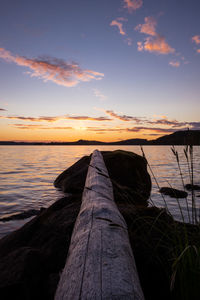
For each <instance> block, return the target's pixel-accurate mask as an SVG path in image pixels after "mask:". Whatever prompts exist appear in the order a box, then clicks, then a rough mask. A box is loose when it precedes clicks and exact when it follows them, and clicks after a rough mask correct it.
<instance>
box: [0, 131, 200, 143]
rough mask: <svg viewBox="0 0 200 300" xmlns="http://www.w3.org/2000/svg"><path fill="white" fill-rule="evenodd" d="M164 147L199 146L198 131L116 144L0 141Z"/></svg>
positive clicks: (180, 132)
mask: <svg viewBox="0 0 200 300" xmlns="http://www.w3.org/2000/svg"><path fill="white" fill-rule="evenodd" d="M2 145H6V146H18V145H19V146H23V145H24V146H29V145H30V146H34V145H36V146H118V145H121V146H122V145H123V146H146V145H149V146H156V145H158V146H159V145H160V146H164V145H166V146H167V145H168V146H169V145H176V146H184V145H195V146H199V145H200V130H184V131H176V132H174V133H172V134H169V135H164V136H162V137H160V138H157V139H155V140H149V141H148V140H146V139H137V138H136V139H128V140H122V141H116V142H100V141H89V140H79V141H75V142H15V141H0V146H2Z"/></svg>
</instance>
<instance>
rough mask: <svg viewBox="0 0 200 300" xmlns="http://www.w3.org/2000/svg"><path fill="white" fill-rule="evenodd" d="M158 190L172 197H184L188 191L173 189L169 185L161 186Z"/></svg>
mask: <svg viewBox="0 0 200 300" xmlns="http://www.w3.org/2000/svg"><path fill="white" fill-rule="evenodd" d="M159 192H160V193H161V194H164V195H167V196H170V197H172V198H186V197H187V195H188V193H187V192H185V191H181V190H177V189H173V188H170V187H162V188H161V189H160V190H159Z"/></svg>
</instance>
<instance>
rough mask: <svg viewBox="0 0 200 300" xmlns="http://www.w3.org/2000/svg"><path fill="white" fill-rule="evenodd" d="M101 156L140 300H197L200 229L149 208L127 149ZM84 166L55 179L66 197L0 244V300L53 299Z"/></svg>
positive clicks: (141, 165)
mask: <svg viewBox="0 0 200 300" xmlns="http://www.w3.org/2000/svg"><path fill="white" fill-rule="evenodd" d="M103 157H104V160H105V163H106V166H107V168H108V172H109V175H110V177H111V179H112V183H113V188H114V197H115V201H116V203H117V205H118V208H119V210H120V212H121V213H122V215H123V216H124V218H125V220H126V223H127V226H128V231H129V237H130V243H131V246H132V249H133V253H134V256H135V260H136V265H137V269H138V273H139V277H140V281H141V285H142V289H143V291H144V295H145V299H147V300H157V299H159V300H160V299H164V300H165V299H166V300H170V299H173V300H175V299H176V300H179V299H180V300H182V299H193V300H196V299H199V280H200V263H199V262H200V260H199V249H200V238H199V225H198V224H196V225H194V224H185V223H181V222H176V221H174V220H173V218H172V217H171V216H170V214H169V213H168V212H167V210H165V209H158V208H156V207H148V206H147V204H148V202H147V201H148V198H149V196H150V192H151V179H150V176H149V174H148V172H147V162H146V159H145V158H144V157H141V156H139V155H136V154H134V153H131V152H126V151H113V152H103ZM89 162H90V157H89V156H88V157H87V156H86V157H83V158H82V159H81V160H79V161H78V162H77V163H76V164H74V165H73V166H71V167H70V168H69V169H67V170H66V171H64V172H63V173H62V174H61V175H60V176H58V178H57V179H56V180H55V186H56V187H57V188H60V189H62V190H63V191H64V192H66V193H70V194H71V195H69V196H66V197H64V198H62V199H60V200H58V201H56V202H55V203H54V204H53V205H51V206H50V207H49V208H48V209H45V210H43V211H41V212H40V214H39V215H38V216H36V217H35V218H34V219H32V220H31V221H30V222H28V223H27V224H25V225H24V226H23V227H22V228H20V229H19V230H17V231H15V232H13V233H11V234H9V235H8V236H6V237H4V238H3V239H1V240H0V295H1V298H2V299H53V298H54V293H55V290H56V287H57V283H58V280H59V275H60V272H61V271H62V269H63V267H64V265H65V261H66V257H67V251H68V248H69V244H70V238H71V234H72V230H73V226H74V223H75V220H76V217H77V215H78V212H79V209H80V205H81V195H82V191H83V188H84V183H85V178H86V173H87V168H88V164H89ZM194 266H195V267H194Z"/></svg>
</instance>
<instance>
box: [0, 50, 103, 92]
mask: <svg viewBox="0 0 200 300" xmlns="http://www.w3.org/2000/svg"><path fill="white" fill-rule="evenodd" d="M0 58H2V59H4V60H5V61H7V62H13V63H15V64H17V65H19V66H23V67H27V68H29V69H30V71H29V72H27V73H28V74H29V75H30V76H31V77H38V78H40V79H43V81H45V82H46V81H52V82H54V83H56V84H58V85H63V86H66V87H72V86H76V85H77V84H78V83H79V82H81V81H83V82H85V81H91V80H93V79H95V80H100V79H102V78H103V76H104V74H103V73H99V72H95V71H92V70H87V69H85V70H83V69H81V68H80V67H79V65H78V64H77V63H76V62H71V63H68V62H65V61H64V60H62V59H57V58H52V57H42V58H34V59H29V58H26V57H23V56H18V55H13V54H11V53H10V52H9V51H7V50H5V49H4V48H0Z"/></svg>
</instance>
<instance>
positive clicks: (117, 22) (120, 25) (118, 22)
mask: <svg viewBox="0 0 200 300" xmlns="http://www.w3.org/2000/svg"><path fill="white" fill-rule="evenodd" d="M123 21H126V19H124V18H117V19H116V20H113V21H112V22H111V23H110V26H117V27H118V29H119V33H120V34H121V35H126V32H125V31H124V29H123V23H122V22H123Z"/></svg>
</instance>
